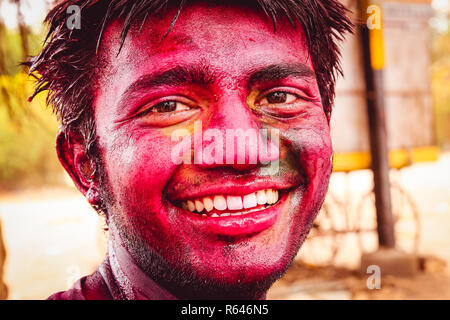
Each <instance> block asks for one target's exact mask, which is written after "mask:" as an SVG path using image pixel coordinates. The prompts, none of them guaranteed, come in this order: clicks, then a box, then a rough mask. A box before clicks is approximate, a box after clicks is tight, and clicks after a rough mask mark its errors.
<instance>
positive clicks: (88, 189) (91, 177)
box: [56, 130, 100, 205]
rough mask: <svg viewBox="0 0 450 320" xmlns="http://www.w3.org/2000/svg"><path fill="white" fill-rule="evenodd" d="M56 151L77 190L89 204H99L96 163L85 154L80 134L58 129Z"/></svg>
mask: <svg viewBox="0 0 450 320" xmlns="http://www.w3.org/2000/svg"><path fill="white" fill-rule="evenodd" d="M56 151H57V154H58V158H59V161H60V162H61V164H62V166H63V167H64V169H65V170H66V171H67V173H68V174H69V176H70V177H71V178H72V181H73V182H74V183H75V186H76V187H77V188H78V190H80V192H81V193H82V194H83V195H84V196H85V197H86V198H87V200H88V201H89V203H90V204H91V205H98V204H100V194H99V192H98V190H99V189H98V185H97V182H96V181H95V180H96V179H95V172H96V164H95V161H94V160H93V159H90V158H89V157H88V156H87V155H86V150H85V144H84V138H83V137H82V135H81V134H79V133H74V132H73V131H70V132H65V131H62V130H60V131H59V132H58V135H57V138H56Z"/></svg>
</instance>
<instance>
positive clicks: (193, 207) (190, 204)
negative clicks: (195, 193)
mask: <svg viewBox="0 0 450 320" xmlns="http://www.w3.org/2000/svg"><path fill="white" fill-rule="evenodd" d="M187 207H188V210H189V211H190V212H194V211H195V204H194V203H193V202H192V201H191V200H188V202H187Z"/></svg>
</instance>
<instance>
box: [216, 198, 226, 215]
mask: <svg viewBox="0 0 450 320" xmlns="http://www.w3.org/2000/svg"><path fill="white" fill-rule="evenodd" d="M214 208H216V209H217V210H220V211H223V210H226V209H227V200H225V197H224V196H215V197H214Z"/></svg>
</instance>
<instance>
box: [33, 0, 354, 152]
mask: <svg viewBox="0 0 450 320" xmlns="http://www.w3.org/2000/svg"><path fill="white" fill-rule="evenodd" d="M193 2H195V1H192V0H191V1H190V0H175V1H173V0H62V1H58V4H57V5H56V6H55V7H54V8H53V9H52V10H51V11H50V12H49V13H48V15H47V17H46V19H45V23H46V24H48V26H49V31H48V34H47V36H46V39H45V42H44V46H43V49H42V51H41V52H40V53H39V54H37V55H36V56H34V57H32V58H31V59H30V60H29V61H28V62H27V63H26V65H27V66H28V67H29V73H30V74H31V75H33V76H34V77H35V78H36V87H35V91H34V93H33V95H32V96H31V97H30V99H32V98H33V97H34V96H35V95H37V94H38V93H40V92H42V91H47V104H48V105H49V106H51V107H52V108H53V111H54V113H55V114H56V115H57V117H58V119H59V121H60V123H61V130H63V132H66V133H68V132H70V131H74V132H78V133H79V134H81V135H82V137H83V139H84V143H85V149H86V153H87V154H88V155H89V156H98V154H96V153H97V152H96V151H94V150H95V149H97V148H95V145H96V132H95V122H94V112H93V111H92V103H93V92H94V90H95V87H96V85H97V81H96V75H98V74H99V72H101V63H100V59H99V54H98V50H99V46H100V43H101V40H102V35H103V32H104V30H105V28H106V27H107V26H108V24H109V23H110V22H112V21H114V20H117V19H118V20H120V21H122V22H123V28H122V32H121V34H120V45H121V46H122V45H123V43H124V41H125V39H126V37H127V33H128V31H129V30H130V28H132V27H134V26H138V27H139V25H142V24H143V23H144V22H145V21H146V19H147V18H149V17H151V16H155V15H157V14H158V15H162V14H164V11H165V10H167V8H169V7H170V8H173V7H174V6H175V7H176V8H177V10H176V13H175V15H174V17H173V18H172V22H171V24H170V26H169V28H168V30H167V33H166V34H165V36H166V35H167V34H168V33H169V32H170V29H171V28H172V27H173V26H174V24H175V23H176V20H177V18H178V16H179V14H180V12H181V11H182V9H183V7H185V6H188V5H189V4H191V3H193ZM197 2H198V1H197ZM240 2H241V3H239V2H238V1H236V0H234V1H233V0H230V1H225V0H223V1H219V0H215V1H207V3H209V4H210V3H212V4H217V5H220V4H235V5H239V6H246V7H250V8H252V9H255V10H259V11H260V12H261V13H262V14H264V15H266V16H268V17H269V18H270V19H271V21H272V23H273V26H274V30H275V31H276V25H277V20H279V19H282V18H287V19H288V21H289V22H290V24H291V25H292V26H293V28H296V26H297V25H298V24H299V25H300V26H301V27H302V28H303V31H304V34H305V37H306V42H307V47H308V49H309V54H310V57H311V59H312V63H313V67H314V69H315V72H316V78H317V83H318V86H319V90H320V94H321V98H322V105H323V107H324V111H325V113H326V114H327V115H328V116H329V115H330V114H331V107H332V103H333V100H334V87H335V82H336V76H337V74H342V69H341V66H340V63H339V57H340V52H339V47H338V42H339V41H340V40H342V39H343V35H344V34H345V33H346V32H351V31H352V27H353V26H352V23H351V22H350V20H349V18H348V16H347V14H348V10H347V9H346V8H345V7H344V6H343V5H342V4H341V3H340V2H339V1H336V0H253V1H245V2H243V1H240ZM243 3H244V4H243ZM72 5H76V6H78V7H79V8H80V9H81V28H79V29H76V28H72V29H71V28H69V27H68V26H67V20H68V18H69V17H70V14H68V10H69V12H71V11H70V8H69V7H70V6H72ZM121 46H120V47H121Z"/></svg>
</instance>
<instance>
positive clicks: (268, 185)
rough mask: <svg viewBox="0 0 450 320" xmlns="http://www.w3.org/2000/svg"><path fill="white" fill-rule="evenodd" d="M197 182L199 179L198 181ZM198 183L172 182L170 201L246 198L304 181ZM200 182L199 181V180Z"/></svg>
mask: <svg viewBox="0 0 450 320" xmlns="http://www.w3.org/2000/svg"><path fill="white" fill-rule="evenodd" d="M196 180H197V179H196ZM199 180H200V181H201V182H200V181H199V182H198V183H192V182H186V181H184V179H183V181H177V182H175V181H172V183H170V184H169V187H168V188H167V189H166V195H167V198H168V199H169V200H170V201H183V200H189V199H198V198H202V197H206V196H212V195H239V196H244V195H247V194H250V193H253V192H256V191H258V190H264V189H276V190H288V189H292V188H295V187H298V186H300V185H301V184H302V182H304V180H303V179H298V178H297V179H295V180H293V179H286V178H285V179H280V178H268V177H260V176H247V175H246V176H240V177H239V176H236V177H233V178H231V177H224V176H223V175H222V176H221V177H214V178H212V177H211V178H210V179H208V180H207V181H204V179H199ZM197 181H198V180H197Z"/></svg>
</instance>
